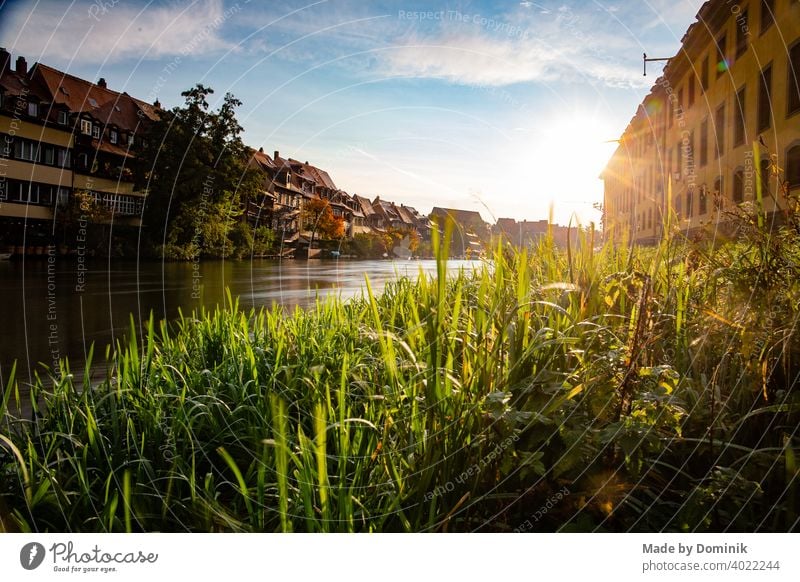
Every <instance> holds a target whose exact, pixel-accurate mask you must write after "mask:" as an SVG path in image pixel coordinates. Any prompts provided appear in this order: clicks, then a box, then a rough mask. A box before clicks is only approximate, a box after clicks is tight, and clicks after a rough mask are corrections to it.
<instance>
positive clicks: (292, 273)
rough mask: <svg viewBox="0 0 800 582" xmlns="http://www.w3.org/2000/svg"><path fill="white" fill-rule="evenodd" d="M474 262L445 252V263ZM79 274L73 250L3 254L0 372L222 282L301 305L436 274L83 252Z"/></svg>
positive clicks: (79, 345) (262, 302)
mask: <svg viewBox="0 0 800 582" xmlns="http://www.w3.org/2000/svg"><path fill="white" fill-rule="evenodd" d="M474 265H475V263H471V262H469V261H451V263H450V266H451V268H453V269H455V268H459V267H467V268H471V267H472V266H474ZM84 266H85V267H86V271H85V272H84V273H83V274H81V273H80V271H79V264H78V263H76V262H75V261H73V260H71V259H65V258H62V257H52V260H51V261H50V262H48V260H47V259H46V258H45V259H36V260H26V261H20V262H9V261H0V293H2V298H3V300H2V301H1V302H0V329H2V333H0V379H5V378H6V377H7V375H8V373H9V371H10V367H11V364H12V362H14V361H15V360H16V361H17V377H18V378H19V379H20V380H22V381H23V382H28V381H31V380H32V379H33V375H34V373H35V372H36V371H37V370H38V371H40V373H41V371H42V368H41V367H40V366H39V364H38V363H39V362H41V363H43V364H44V365H46V366H49V367H51V368H54V367H55V366H57V364H58V360H59V358H65V357H68V358H69V360H70V363H71V367H72V369H73V370H76V369H78V368H80V367H82V366H83V362H84V361H85V357H86V354H87V352H88V349H89V346H90V345H91V343H92V342H94V343H95V345H96V347H95V352H96V353H100V354H102V353H103V352H104V347H105V346H106V345H108V344H113V343H114V342H116V341H125V340H124V338H125V334H126V332H127V331H128V330H129V329H130V316H131V315H133V318H134V320H135V323H136V325H141V324H142V322H146V321H147V319H148V318H149V314H150V312H151V311H152V312H153V314H154V316H155V318H156V319H164V318H167V319H173V318H175V317H176V316H177V315H178V310H179V309H181V310H182V311H183V312H184V313H189V312H191V311H192V310H193V309H197V308H199V307H200V306H201V305H202V306H205V307H209V308H212V307H215V306H217V305H225V303H226V292H225V289H226V288H229V289H230V291H231V294H232V295H233V296H234V297H236V296H238V297H239V302H240V305H242V306H243V307H246V308H250V307H256V308H258V307H261V306H267V307H271V306H273V305H275V304H277V305H281V306H284V307H287V308H290V309H291V308H294V307H295V306H299V307H306V306H308V305H311V304H313V303H314V301H315V300H316V298H317V297H324V296H327V295H330V294H338V295H340V296H341V297H342V298H349V297H352V296H354V295H357V294H360V293H362V292H363V291H362V290H363V286H364V277H365V275H368V276H369V279H370V283H371V284H372V286H373V288H374V289H376V290H380V289H382V288H383V287H384V286H385V284H386V282H387V281H389V280H392V279H394V278H396V277H397V276H406V275H408V276H412V277H416V276H417V275H418V274H419V273H420V272H424V273H426V274H433V273H435V271H436V264H435V262H434V261H403V262H392V261H313V260H312V261H280V262H279V261H266V260H262V261H253V262H231V261H215V262H205V263H201V264H200V266H199V271H197V272H195V271H194V268H193V266H192V265H191V264H187V263H163V264H162V263H140V264H137V263H136V262H119V261H114V262H112V263H108V262H103V261H94V262H89V263H86V264H85V265H84Z"/></svg>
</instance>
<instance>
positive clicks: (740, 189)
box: [733, 170, 744, 204]
mask: <svg viewBox="0 0 800 582" xmlns="http://www.w3.org/2000/svg"><path fill="white" fill-rule="evenodd" d="M733 201H734V202H735V203H736V204H739V203H740V202H744V172H743V171H742V170H736V171H735V172H734V173H733Z"/></svg>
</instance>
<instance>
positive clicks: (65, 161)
mask: <svg viewBox="0 0 800 582" xmlns="http://www.w3.org/2000/svg"><path fill="white" fill-rule="evenodd" d="M58 165H59V166H60V167H62V168H69V150H63V149H59V150H58Z"/></svg>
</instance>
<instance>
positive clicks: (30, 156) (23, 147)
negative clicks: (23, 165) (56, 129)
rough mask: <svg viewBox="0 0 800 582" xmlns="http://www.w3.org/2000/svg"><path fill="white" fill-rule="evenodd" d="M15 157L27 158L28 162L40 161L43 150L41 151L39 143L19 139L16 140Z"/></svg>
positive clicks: (19, 158)
mask: <svg viewBox="0 0 800 582" xmlns="http://www.w3.org/2000/svg"><path fill="white" fill-rule="evenodd" d="M14 157H15V158H16V159H18V160H26V161H28V162H38V161H40V160H41V152H40V151H39V144H37V143H34V142H30V141H26V140H21V139H17V140H16V141H15V142H14Z"/></svg>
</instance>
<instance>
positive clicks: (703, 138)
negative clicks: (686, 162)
mask: <svg viewBox="0 0 800 582" xmlns="http://www.w3.org/2000/svg"><path fill="white" fill-rule="evenodd" d="M699 157H700V167H701V168H702V167H703V166H705V165H706V164H708V119H706V120H705V121H703V123H701V124H700V156H699Z"/></svg>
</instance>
